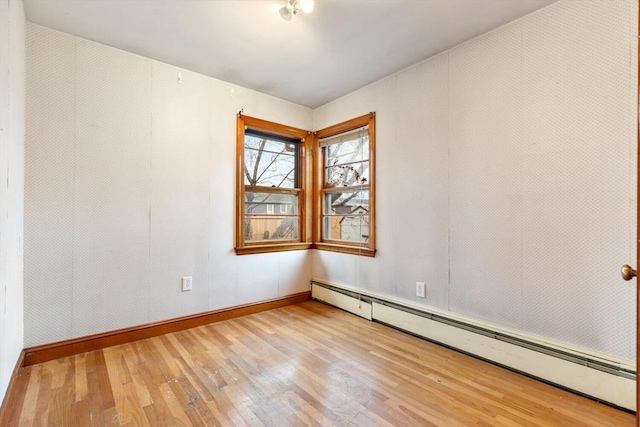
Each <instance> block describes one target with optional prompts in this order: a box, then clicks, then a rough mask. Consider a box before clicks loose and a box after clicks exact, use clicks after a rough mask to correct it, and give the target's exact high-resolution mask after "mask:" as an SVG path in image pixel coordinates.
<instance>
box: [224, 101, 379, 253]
mask: <svg viewBox="0 0 640 427" xmlns="http://www.w3.org/2000/svg"><path fill="white" fill-rule="evenodd" d="M374 166H375V114H374V113H371V114H367V115H365V116H361V117H357V118H355V119H353V120H349V121H346V122H344V123H339V124H337V125H335V126H331V127H329V128H326V129H322V130H320V131H318V132H316V133H314V132H309V131H306V130H303V129H297V128H293V127H289V126H286V125H281V124H278V123H272V122H268V121H266V120H261V119H256V118H253V117H248V116H243V115H241V114H240V115H238V120H237V156H236V247H235V250H236V253H237V254H239V255H243V254H252V253H261V252H274V251H285V250H295V249H311V248H317V249H321V250H330V251H337V252H344V253H351V254H356V255H365V256H375V173H374V172H375V167H374Z"/></svg>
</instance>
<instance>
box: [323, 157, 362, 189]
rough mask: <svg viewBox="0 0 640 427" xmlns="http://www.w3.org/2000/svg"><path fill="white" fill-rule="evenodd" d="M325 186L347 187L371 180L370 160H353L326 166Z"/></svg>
mask: <svg viewBox="0 0 640 427" xmlns="http://www.w3.org/2000/svg"><path fill="white" fill-rule="evenodd" d="M325 179H326V182H325V187H328V188H332V187H346V186H350V185H362V184H367V183H368V182H369V162H353V163H350V164H346V165H344V164H343V165H335V166H328V167H327V168H326V176H325Z"/></svg>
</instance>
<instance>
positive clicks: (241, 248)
mask: <svg viewBox="0 0 640 427" xmlns="http://www.w3.org/2000/svg"><path fill="white" fill-rule="evenodd" d="M236 126H237V128H236V242H235V252H236V254H238V255H247V254H257V253H266V252H280V251H290V250H301V249H310V248H311V247H312V246H313V244H312V242H311V237H312V233H311V225H310V224H311V217H310V215H308V214H307V213H308V212H310V211H311V209H310V207H311V201H310V200H309V199H310V198H309V197H307V192H308V191H309V190H310V188H311V186H310V185H309V183H310V178H311V173H310V171H311V168H310V164H309V155H308V153H309V152H310V148H311V147H312V144H313V140H314V138H313V134H312V133H311V132H309V131H306V130H303V129H298V128H294V127H291V126H286V125H282V124H279V123H273V122H269V121H267V120H262V119H257V118H255V117H249V116H244V115H242V114H238V117H237V122H236ZM247 129H252V130H256V131H260V132H264V133H267V134H271V135H276V136H283V137H287V138H295V139H299V140H300V141H301V142H300V143H299V144H300V145H299V150H298V159H297V161H298V174H299V178H298V179H299V180H300V186H299V188H291V189H284V188H279V189H273V188H272V187H261V186H251V185H245V183H244V146H245V130H247ZM247 190H253V191H259V192H266V193H269V192H273V193H291V194H297V195H298V204H299V206H298V212H299V215H300V221H299V229H298V230H299V235H298V239H296V240H279V241H276V242H245V240H244V231H245V192H246V191H247Z"/></svg>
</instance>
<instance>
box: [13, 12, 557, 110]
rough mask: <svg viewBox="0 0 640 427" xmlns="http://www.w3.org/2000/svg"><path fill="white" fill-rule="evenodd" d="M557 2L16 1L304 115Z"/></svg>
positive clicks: (57, 23) (40, 18)
mask: <svg viewBox="0 0 640 427" xmlns="http://www.w3.org/2000/svg"><path fill="white" fill-rule="evenodd" d="M554 1H555V0H412V1H402V0H369V1H366V0H316V5H315V9H314V11H313V12H312V13H311V14H304V13H299V14H298V15H297V16H294V18H293V20H292V21H291V22H284V21H282V20H280V18H279V16H278V8H279V7H281V6H282V5H283V4H284V0H24V6H25V13H26V17H27V20H29V21H31V22H34V23H37V24H41V25H44V26H47V27H51V28H54V29H56V30H60V31H64V32H66V33H70V34H74V35H77V36H80V37H83V38H86V39H90V40H94V41H96V42H99V43H103V44H106V45H109V46H113V47H116V48H119V49H123V50H127V51H129V52H133V53H137V54H139V55H143V56H146V57H149V58H153V59H157V60H159V61H162V62H166V63H169V64H173V65H176V66H179V67H183V68H186V69H189V70H192V71H196V72H199V73H202V74H205V75H208V76H211V77H215V78H217V79H221V80H224V81H227V82H230V83H233V84H237V85H240V86H244V87H248V88H251V89H254V90H257V91H260V92H263V93H267V94H270V95H273V96H276V97H279V98H283V99H287V100H289V101H292V102H295V103H297V104H301V105H305V106H308V107H311V108H315V107H318V106H320V105H323V104H325V103H327V102H329V101H332V100H334V99H336V98H339V97H340V96H342V95H345V94H347V93H349V92H351V91H353V90H355V89H358V88H360V87H362V86H365V85H367V84H368V83H371V82H374V81H376V80H378V79H380V78H382V77H385V76H388V75H390V74H392V73H394V72H396V71H399V70H401V69H404V68H406V67H408V66H410V65H413V64H415V63H418V62H420V61H422V60H423V59H426V58H428V57H430V56H433V55H435V54H437V53H439V52H442V51H444V50H446V49H449V48H451V47H453V46H456V45H458V44H460V43H462V42H464V41H466V40H469V39H471V38H473V37H475V36H478V35H480V34H482V33H485V32H487V31H489V30H491V29H493V28H496V27H498V26H500V25H502V24H505V23H507V22H509V21H512V20H514V19H516V18H519V17H521V16H523V15H526V14H528V13H530V12H532V11H534V10H536V9H539V8H541V7H544V6H546V5H548V4H550V3H553V2H554Z"/></svg>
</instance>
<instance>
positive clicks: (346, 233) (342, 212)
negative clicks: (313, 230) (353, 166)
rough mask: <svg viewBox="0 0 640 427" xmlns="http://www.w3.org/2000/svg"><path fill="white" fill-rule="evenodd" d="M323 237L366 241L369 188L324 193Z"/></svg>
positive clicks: (367, 233)
mask: <svg viewBox="0 0 640 427" xmlns="http://www.w3.org/2000/svg"><path fill="white" fill-rule="evenodd" d="M324 215H325V216H324V219H323V230H324V238H325V239H327V240H342V241H349V242H360V243H366V242H367V241H368V239H369V190H368V189H364V190H356V191H338V192H330V193H325V195H324Z"/></svg>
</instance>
